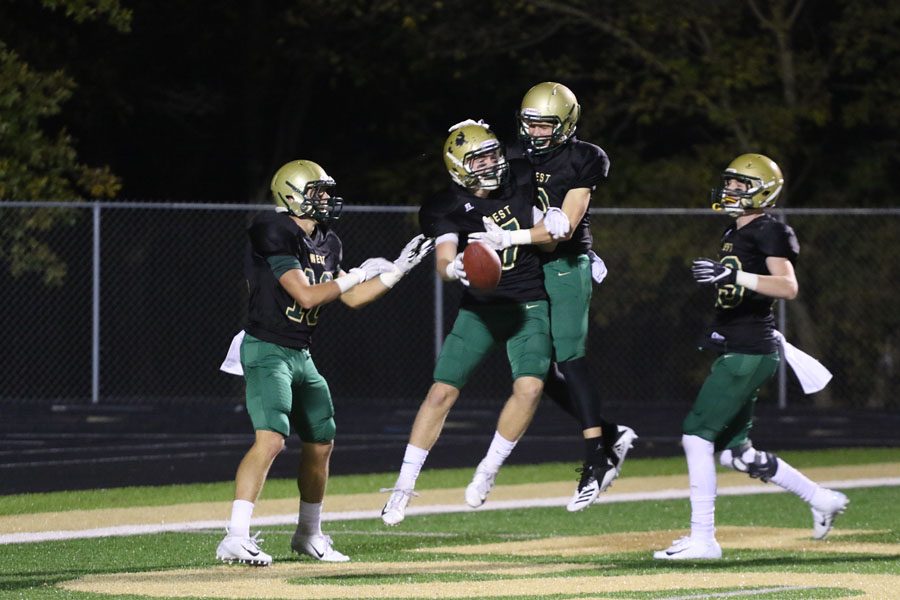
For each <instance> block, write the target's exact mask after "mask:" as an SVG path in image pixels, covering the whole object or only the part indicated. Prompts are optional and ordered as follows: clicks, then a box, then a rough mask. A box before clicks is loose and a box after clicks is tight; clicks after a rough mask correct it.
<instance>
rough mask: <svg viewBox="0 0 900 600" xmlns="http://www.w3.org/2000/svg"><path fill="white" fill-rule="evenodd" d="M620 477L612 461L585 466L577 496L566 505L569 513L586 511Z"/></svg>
mask: <svg viewBox="0 0 900 600" xmlns="http://www.w3.org/2000/svg"><path fill="white" fill-rule="evenodd" d="M618 476H619V472H618V471H617V470H616V468H615V467H614V466H613V464H612V461H610V460H609V459H608V458H607V459H604V461H603V462H601V463H600V464H599V465H597V466H594V465H588V464H585V465H584V466H582V467H581V479H580V480H579V481H578V489H576V490H575V495H574V496H572V499H571V500H570V501H569V503H568V504H567V505H566V510H567V511H569V512H578V511H580V510H584V509H585V508H587V507H588V506H590V505H591V504H593V503H594V501H595V500H597V498H598V497H599V496H600V493H601V492H605V491H606V490H607V489H608V488H609V486H610V485H611V484H612V482H613V479H615V478H616V477H618Z"/></svg>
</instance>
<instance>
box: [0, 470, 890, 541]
mask: <svg viewBox="0 0 900 600" xmlns="http://www.w3.org/2000/svg"><path fill="white" fill-rule="evenodd" d="M821 485H822V486H823V487H827V488H831V489H854V488H870V487H890V486H900V477H873V478H868V479H841V480H834V481H822V482H821ZM779 493H786V492H785V491H784V490H783V489H781V488H780V487H778V486H775V485H767V486H760V485H758V484H757V485H739V486H731V487H724V488H719V490H718V494H719V495H720V496H750V495H754V494H779ZM689 495H690V490H687V489H668V490H658V491H655V492H634V493H624V494H601V495H600V497H599V499H598V500H597V502H596V504H614V503H617V502H641V501H644V500H677V499H681V498H688V497H689ZM570 499H571V498H569V497H568V496H565V497H561V498H559V497H558V498H530V499H527V500H498V501H496V502H494V501H489V502H487V503H486V504H485V505H484V506H482V507H481V508H478V509H472V508H469V507H468V506H467V505H466V504H463V503H460V504H432V505H429V506H414V505H413V506H410V507H408V508H407V509H406V514H407V515H410V516H415V515H434V514H445V513H457V512H469V511H471V510H479V511H485V510H507V509H515V508H539V507H553V506H565V505H566V504H567V503H568V502H569V500H570ZM380 516H381V511H380V510H349V511H342V512H326V513H323V514H322V520H323V521H352V520H355V519H377V518H379V517H380ZM296 522H297V513H291V514H286V515H272V516H269V517H259V518H255V519H253V520H252V522H251V526H252V527H256V526H262V525H290V524H295V523H296ZM224 528H225V522H224V521H222V520H215V521H187V522H184V523H160V524H153V525H120V526H117V527H98V528H95V529H82V530H71V531H40V532H33V533H29V532H23V533H9V534H4V535H0V545H3V544H24V543H32V542H47V541H52V540H74V539H85V538H100V537H113V536H128V535H146V534H153V533H165V532H173V531H195V530H198V529H216V530H219V529H221V530H224Z"/></svg>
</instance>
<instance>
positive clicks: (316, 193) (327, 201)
mask: <svg viewBox="0 0 900 600" xmlns="http://www.w3.org/2000/svg"><path fill="white" fill-rule="evenodd" d="M286 183H287V186H288V187H289V188H290V189H291V190H292V191H293V194H292V195H291V196H290V197H291V199H292V202H286V203H285V204H286V206H287V207H288V212H290V213H291V214H293V215H294V216H295V217H308V218H310V219H313V220H315V221H318V222H319V223H329V222H331V221H337V220H338V219H339V218H340V216H341V211H342V210H343V208H344V199H343V198H340V197H338V196H332V195H331V193H330V192H331V190H334V186H335V183H334V180H333V179H331V180H325V181H323V180H317V181H310V182H309V183H307V184H306V186H305V187H304V189H303V190H299V189H297V188H296V187H295V186H294V185H293V184H292V183H291V182H290V181H288V182H286Z"/></svg>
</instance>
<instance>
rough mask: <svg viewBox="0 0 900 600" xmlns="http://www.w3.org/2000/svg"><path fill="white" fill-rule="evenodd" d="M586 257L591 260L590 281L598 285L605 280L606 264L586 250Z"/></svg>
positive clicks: (595, 254) (591, 251)
mask: <svg viewBox="0 0 900 600" xmlns="http://www.w3.org/2000/svg"><path fill="white" fill-rule="evenodd" d="M548 231H549V230H548ZM588 256H589V257H590V259H591V279H593V280H594V283H596V284H597V285H600V284H601V283H603V280H604V279H606V273H607V271H606V263H605V262H603V259H602V258H600V257H599V256H597V253H596V252H594V251H593V250H588Z"/></svg>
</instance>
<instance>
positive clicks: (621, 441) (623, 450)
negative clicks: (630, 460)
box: [607, 425, 638, 473]
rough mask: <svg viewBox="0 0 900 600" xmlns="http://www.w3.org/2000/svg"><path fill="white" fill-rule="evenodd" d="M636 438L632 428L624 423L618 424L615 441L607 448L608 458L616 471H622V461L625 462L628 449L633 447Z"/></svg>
mask: <svg viewBox="0 0 900 600" xmlns="http://www.w3.org/2000/svg"><path fill="white" fill-rule="evenodd" d="M636 439H638V435H637V434H636V433H635V432H634V429H632V428H631V427H626V426H624V425H619V426H618V431H617V432H616V441H615V442H613V443H612V444H611V445H610V447H609V449H608V450H607V455H608V456H609V460H610V461H611V462H612V464H613V465H614V466H615V467H616V471H617V472H619V473H621V472H622V463H623V462H625V457H626V456H627V455H628V451H629V450H631V449H632V448H633V447H634V440H636Z"/></svg>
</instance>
